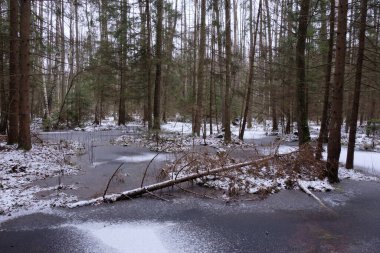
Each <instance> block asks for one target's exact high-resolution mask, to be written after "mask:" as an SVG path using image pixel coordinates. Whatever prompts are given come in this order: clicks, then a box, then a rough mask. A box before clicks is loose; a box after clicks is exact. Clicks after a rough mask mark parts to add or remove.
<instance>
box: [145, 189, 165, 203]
mask: <svg viewBox="0 0 380 253" xmlns="http://www.w3.org/2000/svg"><path fill="white" fill-rule="evenodd" d="M146 192H147V193H148V194H150V195H152V196H153V197H156V198H158V199H160V200H163V201H166V202H169V200H168V199H165V198H163V197H160V196H158V195H157V194H154V193H153V192H150V191H148V190H147V191H146Z"/></svg>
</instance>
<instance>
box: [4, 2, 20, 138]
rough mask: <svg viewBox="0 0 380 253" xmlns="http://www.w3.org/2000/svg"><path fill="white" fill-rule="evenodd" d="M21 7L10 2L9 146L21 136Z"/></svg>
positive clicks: (16, 3)
mask: <svg viewBox="0 0 380 253" xmlns="http://www.w3.org/2000/svg"><path fill="white" fill-rule="evenodd" d="M18 14H19V7H18V1H17V0H11V1H10V26H9V33H10V40H9V41H10V45H9V49H10V54H9V75H10V78H9V109H8V110H7V111H8V115H9V126H8V144H14V143H17V141H18V134H19V97H20V96H19V87H20V83H19V82H20V74H19V52H20V51H19V50H20V48H19V47H20V45H19V43H20V41H19V38H18V31H19V23H18V17H19V15H18Z"/></svg>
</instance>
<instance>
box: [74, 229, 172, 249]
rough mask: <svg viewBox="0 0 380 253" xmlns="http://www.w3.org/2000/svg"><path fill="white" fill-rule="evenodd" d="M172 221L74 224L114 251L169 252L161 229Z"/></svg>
mask: <svg viewBox="0 0 380 253" xmlns="http://www.w3.org/2000/svg"><path fill="white" fill-rule="evenodd" d="M173 225H174V224H172V223H163V224H161V223H137V222H136V223H117V224H107V223H96V222H93V223H83V224H77V225H74V226H75V227H76V228H77V229H79V230H80V231H82V232H85V233H88V234H89V235H91V236H92V237H93V238H94V239H95V241H97V242H101V243H102V244H104V245H105V246H107V247H110V248H112V249H114V250H116V252H136V253H145V252H146V253H148V252H157V253H165V252H169V251H168V249H167V248H166V247H165V244H164V243H165V242H164V241H163V239H162V238H161V231H162V230H163V229H167V227H169V226H173Z"/></svg>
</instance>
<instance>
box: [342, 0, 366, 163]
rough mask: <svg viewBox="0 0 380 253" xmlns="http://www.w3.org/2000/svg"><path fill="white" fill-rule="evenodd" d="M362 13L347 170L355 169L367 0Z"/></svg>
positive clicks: (363, 2)
mask: <svg viewBox="0 0 380 253" xmlns="http://www.w3.org/2000/svg"><path fill="white" fill-rule="evenodd" d="M360 13H361V17H360V31H359V48H358V58H357V62H356V74H355V90H354V101H353V104H352V111H351V117H350V118H351V122H350V134H349V138H348V150H347V160H346V168H347V169H352V168H353V167H354V151H355V138H356V128H357V122H358V112H359V100H360V92H361V82H362V72H363V58H364V47H365V32H366V25H367V0H362V1H361V11H360Z"/></svg>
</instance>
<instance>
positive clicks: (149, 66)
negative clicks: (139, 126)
mask: <svg viewBox="0 0 380 253" xmlns="http://www.w3.org/2000/svg"><path fill="white" fill-rule="evenodd" d="M149 2H150V1H149V0H145V19H146V20H145V22H146V32H147V33H146V38H145V39H146V43H145V46H146V49H145V53H146V72H147V73H146V75H147V76H146V78H147V80H146V82H147V93H148V94H147V96H146V99H147V100H148V101H147V120H148V128H149V129H151V128H152V126H153V124H152V123H153V122H152V79H151V72H152V70H151V69H152V61H151V57H152V56H151V54H152V53H151V45H150V40H151V36H152V29H151V21H150V3H149Z"/></svg>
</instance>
